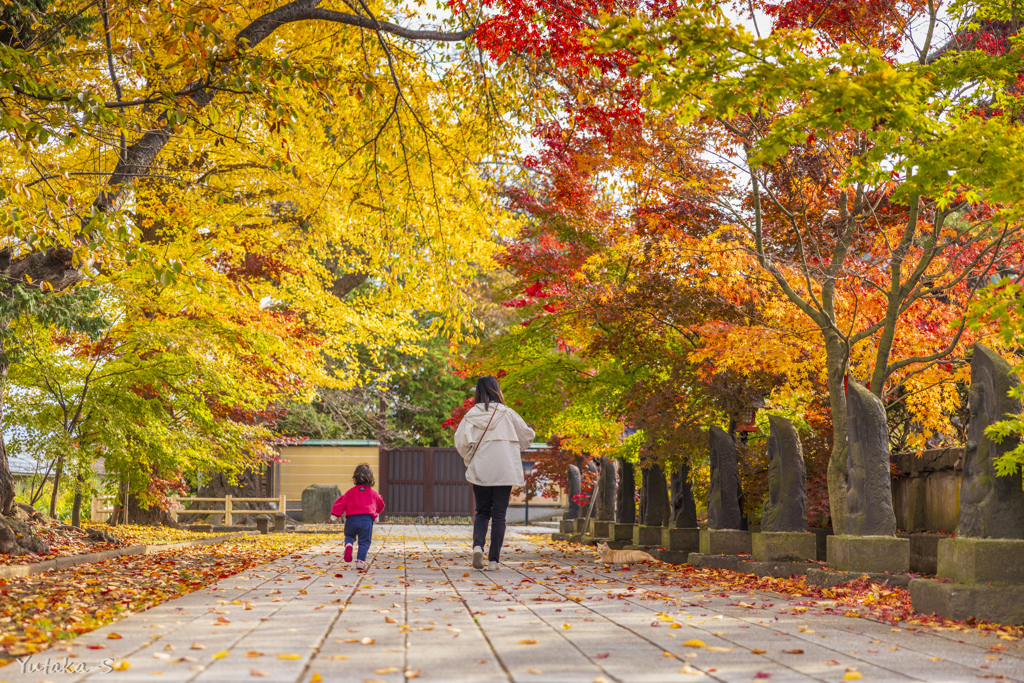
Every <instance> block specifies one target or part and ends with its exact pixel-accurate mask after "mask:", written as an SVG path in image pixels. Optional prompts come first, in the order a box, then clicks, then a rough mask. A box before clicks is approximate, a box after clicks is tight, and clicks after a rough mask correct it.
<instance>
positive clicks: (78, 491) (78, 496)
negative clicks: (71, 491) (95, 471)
mask: <svg viewBox="0 0 1024 683" xmlns="http://www.w3.org/2000/svg"><path fill="white" fill-rule="evenodd" d="M75 482H76V486H75V502H74V504H73V505H72V506H71V526H73V527H78V528H81V527H82V485H83V484H84V483H85V479H84V478H83V477H82V474H81V473H79V474H78V475H77V476H76V477H75Z"/></svg>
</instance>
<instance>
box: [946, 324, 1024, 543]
mask: <svg viewBox="0 0 1024 683" xmlns="http://www.w3.org/2000/svg"><path fill="white" fill-rule="evenodd" d="M1019 384H1020V380H1019V379H1018V378H1017V377H1016V376H1015V375H1014V374H1012V372H1011V368H1010V364H1009V363H1007V362H1006V361H1005V360H1004V359H1003V358H1001V357H1000V356H999V355H997V354H996V353H995V352H993V351H992V350H991V349H989V348H986V347H984V346H982V345H981V344H975V345H974V356H973V358H972V359H971V390H970V393H969V394H968V404H969V409H970V415H971V417H970V422H969V423H968V425H967V448H966V451H965V453H964V471H963V478H962V479H961V481H960V523H959V525H957V528H956V535H957V537H961V538H1021V539H1024V490H1022V486H1021V472H1020V470H1017V471H1016V472H1015V473H1013V474H1011V475H1005V476H997V475H996V467H995V460H996V459H997V458H999V457H1000V456H1001V455H1003V454H1004V453H1006V452H1008V451H1012V450H1013V449H1014V448H1016V447H1017V444H1018V443H1019V442H1018V441H1017V439H1010V438H1006V439H1003V441H1002V443H996V442H994V441H993V440H992V439H990V438H989V437H987V436H985V429H986V428H987V427H988V426H989V425H991V424H993V423H994V422H999V421H1001V420H1005V419H1006V418H1007V417H1009V416H1012V415H1019V414H1020V413H1021V402H1020V400H1018V399H1016V398H1013V397H1011V396H1009V391H1010V390H1011V389H1013V388H1014V387H1016V386H1018V385H1019Z"/></svg>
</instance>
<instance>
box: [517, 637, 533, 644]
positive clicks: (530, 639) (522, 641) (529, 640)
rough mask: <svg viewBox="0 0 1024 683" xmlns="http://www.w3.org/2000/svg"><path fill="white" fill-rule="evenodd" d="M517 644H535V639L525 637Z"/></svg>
mask: <svg viewBox="0 0 1024 683" xmlns="http://www.w3.org/2000/svg"><path fill="white" fill-rule="evenodd" d="M519 644H520V645H536V644H537V641H536V640H533V639H532V638H527V639H526V640H520V641H519Z"/></svg>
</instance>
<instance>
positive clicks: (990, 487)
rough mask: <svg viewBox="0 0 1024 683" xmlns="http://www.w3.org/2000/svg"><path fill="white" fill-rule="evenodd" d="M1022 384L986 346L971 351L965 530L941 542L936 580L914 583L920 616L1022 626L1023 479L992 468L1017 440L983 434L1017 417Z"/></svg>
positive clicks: (962, 497)
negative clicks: (1017, 395)
mask: <svg viewBox="0 0 1024 683" xmlns="http://www.w3.org/2000/svg"><path fill="white" fill-rule="evenodd" d="M1019 384H1020V380H1019V379H1018V378H1017V377H1015V376H1014V375H1013V374H1012V373H1011V368H1010V364H1009V363H1007V362H1006V361H1005V360H1003V359H1002V358H1000V357H999V356H998V355H996V354H995V353H994V352H993V351H991V350H990V349H988V348H986V347H984V346H982V345H981V344H975V345H974V356H973V357H972V358H971V390H970V393H969V395H968V401H969V409H970V414H971V418H970V419H971V421H970V423H969V424H968V426H967V448H966V450H965V453H964V471H963V479H962V480H961V482H960V523H959V524H958V525H957V529H956V536H955V537H954V538H945V539H942V540H940V541H939V547H938V557H937V562H936V564H937V571H936V575H937V577H938V580H936V581H932V580H929V579H915V580H913V581H911V582H910V600H911V603H912V604H913V606H914V609H915V610H917V611H919V612H923V613H925V614H930V613H932V612H938V613H939V614H940V615H942V616H944V617H949V618H951V619H971V618H974V619H987V620H990V621H993V622H996V623H1000V624H1024V491H1022V490H1021V474H1020V472H1017V473H1015V474H1012V475H1007V476H998V475H997V474H996V469H995V460H996V459H997V458H998V457H999V456H1001V455H1002V454H1004V453H1006V452H1007V451H1010V450H1013V449H1014V448H1015V447H1016V446H1017V445H1018V443H1019V441H1017V440H1016V439H1004V440H1003V442H1002V443H995V442H994V441H992V440H991V439H989V438H988V437H987V436H986V435H985V428H986V427H988V426H989V425H991V424H992V423H993V422H998V421H1000V420H1003V419H1006V418H1007V417H1009V416H1012V415H1019V414H1020V412H1021V403H1020V401H1019V400H1017V399H1015V398H1011V397H1010V396H1009V395H1008V392H1009V391H1010V390H1011V389H1013V388H1014V387H1017V386H1019Z"/></svg>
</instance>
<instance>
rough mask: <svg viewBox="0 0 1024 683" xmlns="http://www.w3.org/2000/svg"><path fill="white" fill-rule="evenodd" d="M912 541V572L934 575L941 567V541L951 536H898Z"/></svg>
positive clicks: (919, 534)
mask: <svg viewBox="0 0 1024 683" xmlns="http://www.w3.org/2000/svg"><path fill="white" fill-rule="evenodd" d="M896 535H897V536H899V537H900V538H905V539H907V540H909V541H910V571H912V572H913V573H915V574H934V573H935V572H936V571H938V566H939V541H941V540H942V539H944V538H949V534H922V533H914V534H896Z"/></svg>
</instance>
